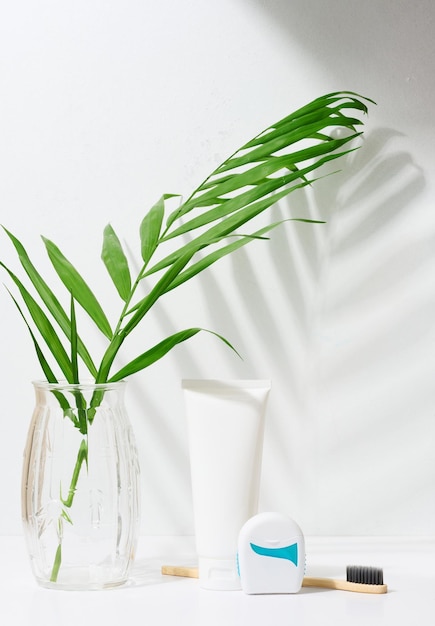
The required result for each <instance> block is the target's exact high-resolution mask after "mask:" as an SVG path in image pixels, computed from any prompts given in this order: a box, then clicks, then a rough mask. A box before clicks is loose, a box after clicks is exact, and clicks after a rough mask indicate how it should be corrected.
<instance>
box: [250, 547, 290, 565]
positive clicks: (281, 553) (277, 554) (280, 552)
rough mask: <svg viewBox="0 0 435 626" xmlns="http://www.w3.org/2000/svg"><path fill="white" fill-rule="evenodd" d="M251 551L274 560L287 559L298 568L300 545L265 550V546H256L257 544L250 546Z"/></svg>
mask: <svg viewBox="0 0 435 626" xmlns="http://www.w3.org/2000/svg"><path fill="white" fill-rule="evenodd" d="M250 546H251V549H252V550H253V551H254V552H255V553H256V554H260V555H261V556H269V557H272V558H274V559H286V560H287V561H291V562H292V563H294V564H295V565H296V567H297V566H298V544H297V543H293V544H292V545H291V546H285V547H284V548H263V546H256V545H255V543H251V544H250Z"/></svg>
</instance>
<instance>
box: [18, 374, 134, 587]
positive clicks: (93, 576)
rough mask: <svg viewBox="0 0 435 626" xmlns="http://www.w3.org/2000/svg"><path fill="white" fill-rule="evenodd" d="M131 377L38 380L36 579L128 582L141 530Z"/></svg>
mask: <svg viewBox="0 0 435 626" xmlns="http://www.w3.org/2000/svg"><path fill="white" fill-rule="evenodd" d="M125 384H126V383H125V382H118V383H107V384H99V385H95V384H77V385H74V384H51V383H46V382H35V383H33V385H34V389H35V396H36V404H35V409H34V412H33V417H32V421H31V425H30V429H29V433H28V438H27V444H26V448H25V453H24V465H23V477H22V516H23V525H24V534H25V538H26V543H27V547H28V551H29V555H30V561H31V565H32V569H33V573H34V575H35V578H36V580H37V582H38V583H39V584H40V585H42V586H44V587H49V588H52V589H72V590H79V589H103V588H107V587H114V586H118V585H122V584H123V583H125V582H126V581H127V579H128V574H129V569H130V566H131V564H132V561H133V558H134V554H135V548H136V543H137V537H138V531H139V488H138V482H139V481H138V479H139V466H138V457H137V450H136V444H135V441H134V437H133V432H132V428H131V425H130V421H129V419H128V416H127V413H126V410H125V405H124V390H125Z"/></svg>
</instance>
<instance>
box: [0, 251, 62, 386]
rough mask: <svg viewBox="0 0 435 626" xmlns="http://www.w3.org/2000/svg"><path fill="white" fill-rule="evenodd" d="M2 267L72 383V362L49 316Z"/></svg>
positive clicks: (17, 280) (18, 281)
mask: <svg viewBox="0 0 435 626" xmlns="http://www.w3.org/2000/svg"><path fill="white" fill-rule="evenodd" d="M0 265H1V266H2V267H3V268H4V269H5V270H6V271H7V272H8V274H9V276H10V277H11V279H12V280H13V282H14V283H15V285H16V286H17V287H18V290H19V292H20V294H21V297H22V299H23V302H24V303H25V305H26V307H27V310H28V311H29V314H30V316H31V318H32V320H33V322H34V323H35V326H36V328H37V329H38V331H39V333H40V334H41V337H42V338H43V339H44V341H45V343H46V344H47V347H48V348H49V349H50V351H51V353H52V355H53V356H54V358H55V359H56V362H57V364H58V365H59V367H60V368H61V370H62V372H63V374H64V376H65V378H66V379H67V380H68V382H72V366H71V361H70V359H69V357H68V354H67V352H66V350H65V348H64V347H63V344H62V343H61V341H60V339H59V337H58V336H57V334H56V331H55V330H54V328H53V325H52V324H51V322H50V320H49V319H48V317H47V315H46V314H45V313H44V311H43V310H42V308H41V307H40V306H39V304H38V303H37V302H36V300H35V299H34V298H33V296H32V295H31V294H30V293H29V292H28V291H27V289H26V287H25V286H24V285H23V283H22V282H21V281H20V280H19V278H18V277H17V276H15V274H14V273H13V272H12V271H11V270H10V269H8V268H7V267H6V265H4V263H2V262H0ZM38 356H39V354H38Z"/></svg>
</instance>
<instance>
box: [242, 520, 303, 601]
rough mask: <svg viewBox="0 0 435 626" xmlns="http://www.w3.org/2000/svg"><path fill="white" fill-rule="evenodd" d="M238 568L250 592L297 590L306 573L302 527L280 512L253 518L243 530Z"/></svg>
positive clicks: (246, 589)
mask: <svg viewBox="0 0 435 626" xmlns="http://www.w3.org/2000/svg"><path fill="white" fill-rule="evenodd" d="M238 567H239V575H240V582H241V586H242V589H243V591H244V592H245V593H247V594H262V593H297V592H298V591H299V590H300V588H301V586H302V580H303V577H304V573H305V541H304V536H303V533H302V531H301V529H300V528H299V526H298V525H297V524H296V522H295V521H294V520H293V519H292V518H291V517H288V516H286V515H282V514H280V513H259V514H258V515H255V516H254V517H251V519H249V520H248V521H247V522H246V523H245V524H244V525H243V527H242V529H241V531H240V533H239V540H238Z"/></svg>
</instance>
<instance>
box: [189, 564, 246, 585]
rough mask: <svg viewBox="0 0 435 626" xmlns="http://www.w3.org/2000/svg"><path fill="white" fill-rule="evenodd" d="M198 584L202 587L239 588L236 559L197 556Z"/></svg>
mask: <svg viewBox="0 0 435 626" xmlns="http://www.w3.org/2000/svg"><path fill="white" fill-rule="evenodd" d="M198 569H199V585H200V587H202V588H203V589H214V590H216V591H231V590H237V589H241V588H242V587H241V584H240V577H239V574H238V571H237V560H236V558H234V559H210V558H207V557H199V559H198Z"/></svg>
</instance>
